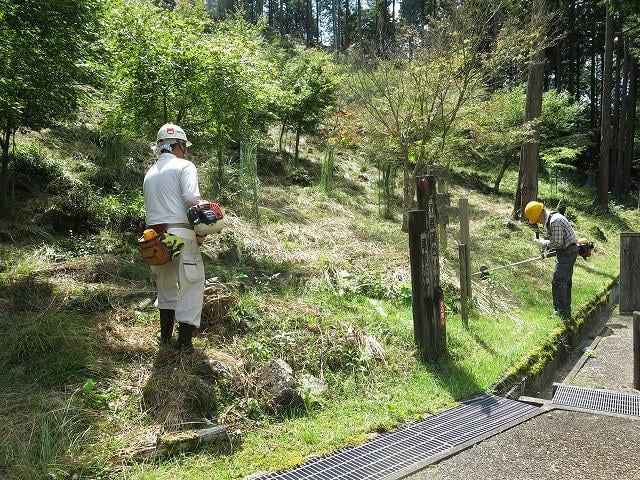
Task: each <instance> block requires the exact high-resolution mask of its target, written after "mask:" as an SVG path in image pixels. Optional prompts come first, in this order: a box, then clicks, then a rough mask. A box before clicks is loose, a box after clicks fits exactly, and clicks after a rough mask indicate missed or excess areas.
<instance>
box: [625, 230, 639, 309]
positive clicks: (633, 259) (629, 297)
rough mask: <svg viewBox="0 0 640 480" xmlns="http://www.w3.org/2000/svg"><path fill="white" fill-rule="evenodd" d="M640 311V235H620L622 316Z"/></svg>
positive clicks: (633, 233)
mask: <svg viewBox="0 0 640 480" xmlns="http://www.w3.org/2000/svg"><path fill="white" fill-rule="evenodd" d="M634 311H640V233H636V232H627V233H621V234H620V315H632V312H634Z"/></svg>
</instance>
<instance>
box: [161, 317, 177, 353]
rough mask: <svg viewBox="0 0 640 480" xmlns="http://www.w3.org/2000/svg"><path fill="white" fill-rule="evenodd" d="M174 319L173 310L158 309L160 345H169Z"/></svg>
mask: <svg viewBox="0 0 640 480" xmlns="http://www.w3.org/2000/svg"><path fill="white" fill-rule="evenodd" d="M175 319H176V311H175V310H167V309H160V344H161V345H169V344H170V343H171V337H172V336H173V324H174V322H175Z"/></svg>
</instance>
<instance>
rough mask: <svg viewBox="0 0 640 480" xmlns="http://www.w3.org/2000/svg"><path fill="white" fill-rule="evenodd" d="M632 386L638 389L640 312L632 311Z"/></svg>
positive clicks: (639, 374) (639, 385) (639, 382)
mask: <svg viewBox="0 0 640 480" xmlns="http://www.w3.org/2000/svg"><path fill="white" fill-rule="evenodd" d="M633 388H635V389H636V390H640V312H633Z"/></svg>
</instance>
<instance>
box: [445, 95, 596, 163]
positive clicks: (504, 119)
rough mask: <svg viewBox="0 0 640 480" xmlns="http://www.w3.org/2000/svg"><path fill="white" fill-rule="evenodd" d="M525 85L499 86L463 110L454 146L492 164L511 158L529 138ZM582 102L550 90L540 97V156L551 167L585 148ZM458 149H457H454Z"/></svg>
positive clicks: (572, 158) (472, 156)
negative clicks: (505, 88) (525, 110)
mask: <svg viewBox="0 0 640 480" xmlns="http://www.w3.org/2000/svg"><path fill="white" fill-rule="evenodd" d="M525 97H526V86H525V85H520V86H518V87H515V88H513V89H507V90H500V91H498V92H496V93H494V94H493V95H492V96H491V98H489V99H488V100H486V101H484V102H480V103H477V104H475V105H473V106H472V107H471V108H469V109H468V110H466V111H465V112H464V115H463V118H462V120H461V122H460V124H459V126H458V131H457V132H456V139H455V141H454V143H455V147H454V150H456V147H458V148H459V147H462V148H463V149H464V150H465V151H467V152H468V153H467V155H468V156H469V157H471V158H475V160H476V161H477V160H480V161H481V162H482V164H483V165H486V164H487V161H489V162H490V164H493V165H495V162H498V161H502V160H504V159H505V158H508V157H511V158H514V157H515V156H516V155H517V152H518V150H519V148H520V146H521V144H522V143H523V142H524V141H526V140H527V139H529V138H531V135H532V132H533V130H532V128H533V125H532V124H529V125H526V124H524V120H523V119H524V106H525ZM581 115H582V106H581V105H580V104H578V103H575V102H572V101H571V98H570V97H569V95H568V94H567V93H566V92H562V93H558V92H557V91H555V90H549V91H547V92H545V93H544V95H543V99H542V117H541V120H540V127H541V140H540V141H541V157H542V158H543V159H545V160H548V161H549V167H550V168H552V169H555V168H563V167H561V166H560V165H561V164H568V163H570V162H571V161H573V160H575V158H577V156H578V155H579V154H580V153H582V151H583V150H584V148H585V145H586V142H587V138H586V135H585V133H584V132H582V131H581V130H580V129H578V128H577V125H578V122H579V120H580V118H581ZM456 151H459V150H456Z"/></svg>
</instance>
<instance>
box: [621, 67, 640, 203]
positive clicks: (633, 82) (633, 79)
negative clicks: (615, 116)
mask: <svg viewBox="0 0 640 480" xmlns="http://www.w3.org/2000/svg"><path fill="white" fill-rule="evenodd" d="M629 57H630V58H629V95H628V98H629V101H628V104H627V106H628V112H629V114H628V117H627V125H626V130H627V131H626V133H625V137H626V138H625V145H624V165H623V167H622V171H623V177H624V185H623V188H622V190H623V192H622V193H623V194H625V193H627V192H628V191H629V183H630V179H631V165H632V163H633V150H634V148H633V147H634V143H635V135H634V134H635V131H636V107H637V105H638V61H637V59H636V57H635V56H633V55H630V56H629Z"/></svg>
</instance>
